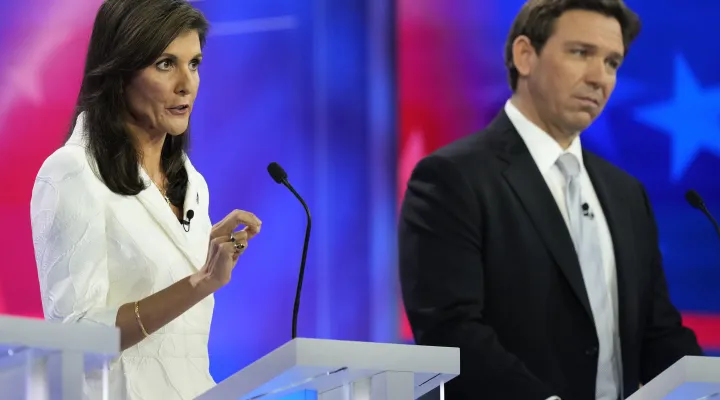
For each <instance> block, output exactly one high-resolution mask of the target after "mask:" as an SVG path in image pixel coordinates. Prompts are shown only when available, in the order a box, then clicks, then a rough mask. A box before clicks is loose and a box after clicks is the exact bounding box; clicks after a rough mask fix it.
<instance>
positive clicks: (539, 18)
mask: <svg viewBox="0 0 720 400" xmlns="http://www.w3.org/2000/svg"><path fill="white" fill-rule="evenodd" d="M570 10H586V11H594V12H597V13H600V14H603V15H606V16H608V17H613V18H615V19H616V20H617V21H618V22H619V23H620V28H621V29H622V36H623V44H624V45H625V54H627V52H628V49H629V47H630V44H631V43H632V42H633V40H635V38H636V37H637V35H638V34H639V33H640V18H638V16H637V14H635V13H634V12H633V11H632V10H630V8H628V7H627V6H626V5H625V3H624V2H623V0H528V1H527V2H526V3H525V4H524V5H523V7H522V8H521V9H520V12H519V13H518V15H517V16H516V17H515V21H514V22H513V25H512V28H511V29H510V34H509V35H508V38H507V41H506V42H505V66H506V68H507V70H508V80H509V82H510V88H511V89H512V90H513V92H514V91H515V90H516V89H517V82H518V71H517V69H516V68H515V65H514V64H513V54H512V47H513V42H514V41H515V39H517V37H518V36H527V37H528V38H529V39H530V42H531V43H532V46H533V47H534V48H535V51H537V52H538V54H539V53H540V52H541V51H542V49H543V47H544V46H545V43H546V42H547V40H548V39H549V38H550V36H551V35H552V34H553V31H554V28H555V21H557V19H558V18H560V16H561V15H562V14H563V13H565V12H566V11H570Z"/></svg>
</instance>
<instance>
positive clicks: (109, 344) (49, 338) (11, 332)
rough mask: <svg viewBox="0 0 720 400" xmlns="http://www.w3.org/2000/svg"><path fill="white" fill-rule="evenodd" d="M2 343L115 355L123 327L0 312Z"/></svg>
mask: <svg viewBox="0 0 720 400" xmlns="http://www.w3.org/2000/svg"><path fill="white" fill-rule="evenodd" d="M0 344H2V345H6V346H7V345H10V346H24V347H30V348H39V349H46V350H64V351H78V352H83V353H95V354H105V355H115V354H118V353H119V352H120V330H119V329H118V328H116V327H114V326H105V325H100V324H89V323H88V324H85V323H62V322H54V321H46V320H43V319H37V318H27V317H15V316H8V315H0Z"/></svg>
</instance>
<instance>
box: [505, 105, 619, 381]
mask: <svg viewBox="0 0 720 400" xmlns="http://www.w3.org/2000/svg"><path fill="white" fill-rule="evenodd" d="M505 112H506V114H507V115H508V118H510V121H511V122H512V124H513V125H514V126H515V129H516V130H517V131H518V133H519V134H520V136H521V137H522V139H523V141H524V142H525V145H526V146H527V148H528V150H529V152H530V155H531V156H532V158H533V160H534V161H535V164H536V165H537V167H538V169H539V170H540V173H541V174H542V176H543V178H544V179H545V182H546V183H547V186H548V188H549V189H550V192H551V193H552V195H553V198H555V202H556V203H557V205H558V208H559V209H560V212H561V213H562V216H563V218H564V219H565V224H566V225H567V226H568V229H570V225H569V219H568V215H567V210H566V206H565V177H564V176H563V174H562V172H561V171H560V169H559V168H558V166H557V165H556V163H555V162H556V161H557V159H558V158H559V157H560V156H561V155H562V154H563V153H564V152H569V153H572V154H573V155H575V156H576V157H577V159H578V161H580V187H581V193H582V198H583V201H584V202H585V203H587V205H588V206H589V207H588V210H589V211H590V212H591V213H593V214H594V222H595V223H596V225H597V227H598V237H599V238H600V250H601V252H602V259H603V269H604V273H605V279H606V283H607V288H608V294H609V299H610V301H611V303H612V307H611V310H612V312H613V314H614V315H613V321H615V326H614V327H613V331H614V336H615V337H617V335H618V325H619V322H618V308H617V307H618V301H617V271H616V268H615V252H614V249H613V243H612V236H611V235H610V229H609V228H608V224H607V220H606V219H605V214H604V213H603V209H602V207H601V205H600V200H599V199H598V197H597V193H596V192H595V189H594V187H593V184H592V181H591V180H590V176H589V175H588V173H587V170H586V169H585V166H584V164H583V154H582V146H581V143H580V138H579V137H578V138H576V139H575V140H573V142H572V143H571V144H570V147H569V148H568V149H567V150H564V149H563V148H562V147H561V146H560V144H558V143H557V142H556V141H555V139H553V138H552V137H551V136H550V135H549V134H548V133H546V132H545V131H543V130H542V129H540V128H539V127H538V126H537V125H535V124H534V123H532V122H531V121H530V120H528V119H527V118H526V117H525V116H524V115H523V114H522V113H521V112H520V110H518V109H517V107H515V105H514V104H513V103H512V101H510V100H508V101H507V102H506V103H505ZM610 340H612V341H614V340H615V339H614V338H612V339H610ZM601 341H602V340H601ZM601 347H602V348H601V349H599V351H600V354H599V356H598V358H599V360H603V359H605V360H609V359H610V356H611V355H612V354H613V352H614V349H613V348H608V346H605V347H603V346H601ZM617 356H619V355H617ZM621 381H622V379H618V380H617V381H616V383H617V384H618V387H620V385H621V383H620V382H621Z"/></svg>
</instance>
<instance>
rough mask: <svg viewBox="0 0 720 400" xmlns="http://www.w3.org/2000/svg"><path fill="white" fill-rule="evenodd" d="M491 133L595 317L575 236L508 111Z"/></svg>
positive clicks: (513, 181) (515, 185) (513, 182)
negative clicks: (577, 251) (573, 238)
mask: <svg viewBox="0 0 720 400" xmlns="http://www.w3.org/2000/svg"><path fill="white" fill-rule="evenodd" d="M488 133H489V134H491V135H494V136H495V137H494V140H496V141H497V143H498V145H499V146H498V153H497V154H498V156H499V157H500V158H501V159H504V160H505V161H506V162H507V163H508V166H507V168H506V169H505V171H504V172H503V175H504V177H505V179H506V180H507V182H508V184H509V185H510V186H511V187H512V189H513V190H514V191H515V194H516V195H517V196H518V198H519V199H520V202H521V203H522V205H523V207H524V208H525V210H526V212H527V213H528V215H529V216H530V219H531V221H532V223H533V225H534V226H535V229H537V231H538V233H539V234H540V237H541V238H542V240H543V242H544V243H545V245H546V246H547V248H548V249H549V250H550V253H551V254H552V256H553V257H554V258H555V261H556V262H557V264H558V265H559V266H560V269H561V270H562V272H563V274H564V275H565V277H566V278H567V280H568V282H569V283H570V287H571V288H572V290H573V292H574V293H575V295H576V296H577V298H578V300H579V301H580V303H581V304H582V306H583V308H584V309H585V311H586V312H587V313H588V315H589V316H590V318H592V310H591V308H590V301H589V299H588V296H587V291H586V290H585V283H584V282H583V277H582V271H581V270H580V262H579V261H578V257H577V254H576V253H575V250H574V249H575V247H574V245H573V242H572V238H571V237H570V233H569V231H568V229H567V226H566V224H565V220H564V219H563V217H562V214H561V213H560V210H559V209H558V206H557V203H556V202H555V199H554V198H553V196H552V193H551V192H550V189H549V188H548V187H547V184H546V183H545V179H544V178H543V176H542V175H541V174H540V171H539V170H538V168H537V165H536V164H535V161H534V160H533V158H532V156H531V155H530V152H529V151H528V149H527V146H525V143H524V142H523V140H522V138H521V137H520V134H519V133H518V132H517V131H516V130H515V127H514V126H513V125H512V123H511V122H510V120H509V118H508V117H507V115H506V114H505V112H504V111H503V112H501V114H500V115H499V116H498V117H497V118H496V119H495V121H493V123H492V124H491V125H490V127H489V132H488Z"/></svg>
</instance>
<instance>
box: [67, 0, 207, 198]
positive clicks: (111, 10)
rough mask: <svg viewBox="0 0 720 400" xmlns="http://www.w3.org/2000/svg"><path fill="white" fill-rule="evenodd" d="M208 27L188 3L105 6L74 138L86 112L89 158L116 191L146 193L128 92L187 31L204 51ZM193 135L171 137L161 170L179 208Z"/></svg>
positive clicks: (136, 0)
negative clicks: (128, 124)
mask: <svg viewBox="0 0 720 400" xmlns="http://www.w3.org/2000/svg"><path fill="white" fill-rule="evenodd" d="M208 27H209V23H208V21H207V20H206V19H205V17H204V16H203V15H202V13H200V11H198V10H196V9H195V8H194V7H192V6H191V5H190V4H189V3H188V2H187V1H186V0H106V1H105V2H103V4H102V5H101V6H100V9H99V10H98V13H97V16H96V18H95V23H94V26H93V31H92V36H91V37H90V44H89V46H88V52H87V59H86V62H85V72H84V75H83V79H82V85H81V87H80V94H79V96H78V100H77V106H76V111H75V116H74V118H73V122H72V124H71V128H70V132H69V135H68V138H69V136H70V135H71V134H72V131H73V129H74V127H75V123H76V120H77V116H78V115H79V114H80V113H81V112H85V115H84V117H85V128H86V132H87V139H88V153H89V154H88V155H89V156H91V157H92V158H93V159H94V160H93V162H94V163H95V164H96V165H97V170H98V173H99V175H100V178H101V179H102V180H103V181H104V183H105V184H106V185H107V187H108V188H109V189H110V190H111V191H113V192H115V193H117V194H122V195H136V194H138V193H140V192H141V191H142V190H144V189H145V185H144V182H143V181H142V179H141V178H140V173H139V161H140V154H139V153H138V150H137V149H136V147H135V144H134V141H133V139H132V137H131V136H130V134H129V132H128V131H127V127H126V118H127V115H128V113H129V111H128V105H127V103H126V100H125V95H124V93H125V87H126V86H127V85H128V84H129V82H130V80H131V79H132V78H133V77H134V76H135V74H137V73H138V72H139V71H140V70H142V69H144V68H146V67H148V66H150V65H152V64H153V63H154V62H155V61H156V60H157V58H158V57H160V56H161V55H162V53H163V51H165V49H166V48H167V47H168V46H169V45H170V43H172V41H173V40H175V38H177V37H178V36H179V35H180V34H182V33H183V32H186V31H193V30H194V31H197V33H198V36H199V37H200V44H201V46H204V45H205V38H206V36H207V31H208ZM189 130H190V129H189V128H188V131H186V132H185V133H184V134H182V135H179V136H170V135H168V137H167V138H166V139H165V143H164V145H163V148H162V155H161V164H162V165H161V166H162V169H163V172H164V173H165V175H166V177H167V179H168V189H167V195H168V197H169V199H170V201H171V202H172V203H173V204H182V202H183V201H184V197H185V191H186V190H187V183H188V175H187V171H186V170H185V167H184V152H185V150H186V147H187V141H188V136H189V133H190V132H189Z"/></svg>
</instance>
